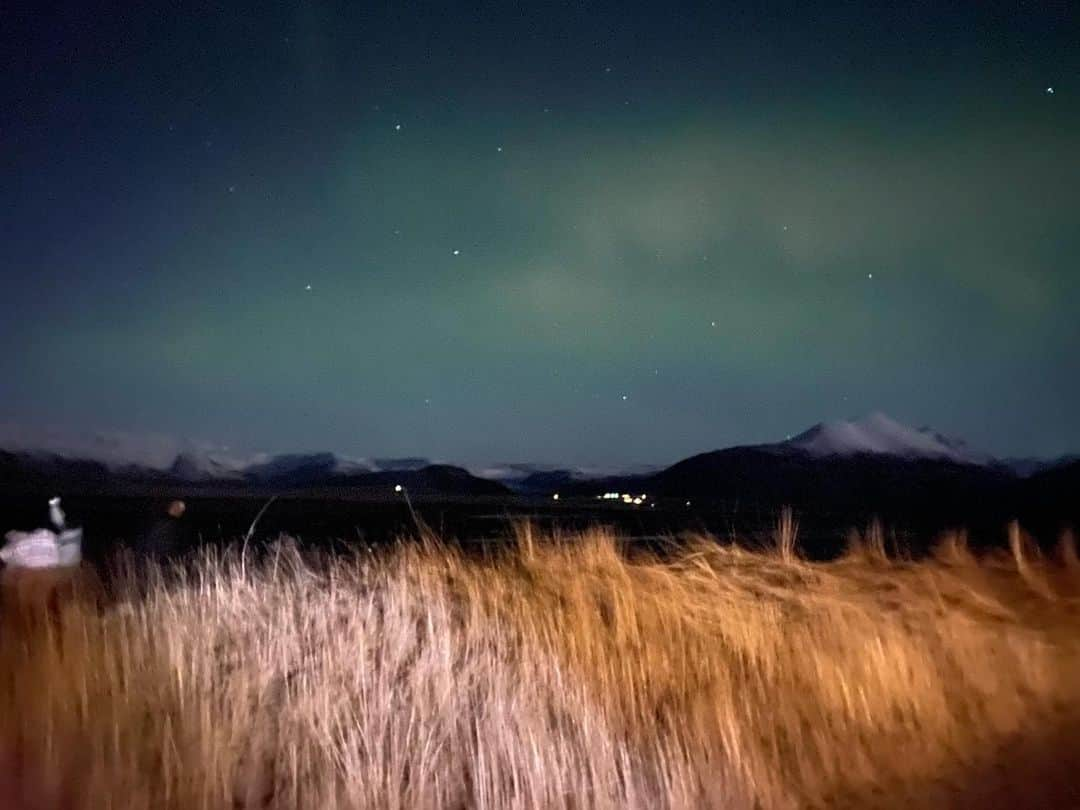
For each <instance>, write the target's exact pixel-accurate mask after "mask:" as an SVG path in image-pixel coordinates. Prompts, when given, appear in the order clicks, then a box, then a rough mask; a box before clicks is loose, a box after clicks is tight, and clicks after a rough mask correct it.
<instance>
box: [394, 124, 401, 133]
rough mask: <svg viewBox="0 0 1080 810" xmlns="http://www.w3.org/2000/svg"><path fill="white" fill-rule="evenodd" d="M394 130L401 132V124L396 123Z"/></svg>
mask: <svg viewBox="0 0 1080 810" xmlns="http://www.w3.org/2000/svg"><path fill="white" fill-rule="evenodd" d="M394 131H395V132H401V124H394Z"/></svg>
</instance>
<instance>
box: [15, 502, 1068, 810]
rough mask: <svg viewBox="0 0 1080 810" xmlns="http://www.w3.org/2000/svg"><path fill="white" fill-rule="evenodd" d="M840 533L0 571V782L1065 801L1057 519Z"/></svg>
mask: <svg viewBox="0 0 1080 810" xmlns="http://www.w3.org/2000/svg"><path fill="white" fill-rule="evenodd" d="M866 535H868V536H863V537H854V538H853V543H852V549H851V552H850V553H849V554H848V555H847V556H846V557H845V558H843V559H840V560H838V561H836V562H831V563H808V562H805V561H802V560H800V559H799V557H798V555H797V553H796V549H795V542H794V539H795V526H794V524H793V523H792V522H790V520H782V521H781V523H780V525H779V526H778V528H777V543H776V548H775V549H774V550H773V551H771V552H764V553H751V552H748V551H745V550H741V549H739V548H737V547H734V546H731V545H725V544H722V543H720V542H718V541H717V540H715V539H713V538H706V537H699V538H686V540H685V543H684V544H683V545H681V546H680V550H678V551H673V552H672V553H671V554H670V555H665V556H664V557H663V559H660V558H657V557H652V556H648V555H644V554H640V553H634V554H630V553H628V552H627V551H626V550H625V549H623V548H621V546H620V544H619V542H618V540H617V539H616V538H613V537H612V536H610V535H607V534H605V533H603V532H600V531H597V532H592V533H588V534H585V535H583V536H582V535H577V536H563V537H537V536H534V534H533V532H532V531H531V530H530V529H529V528H528V527H523V528H522V529H521V530H520V531H519V534H518V537H517V541H516V543H513V544H510V545H509V546H508V547H507V549H506V550H505V551H501V552H496V553H492V554H490V555H488V556H484V557H482V558H477V557H475V556H468V555H465V554H463V553H461V552H460V551H457V550H455V549H453V548H451V547H449V546H446V545H443V544H441V543H439V542H437V541H435V540H431V539H429V540H428V541H426V542H419V543H403V544H401V545H400V546H397V547H395V548H393V549H388V550H386V551H384V552H377V553H374V554H373V553H369V552H363V553H357V554H356V556H352V557H342V556H337V557H329V556H324V555H308V554H304V553H301V552H300V551H298V550H297V549H296V548H295V547H293V546H292V545H290V544H289V543H287V542H285V543H282V544H279V545H278V546H277V547H276V548H274V549H273V550H272V552H271V553H269V554H264V555H261V556H260V557H259V559H258V560H257V561H256V560H255V559H254V558H253V557H252V556H250V555H249V556H248V558H247V559H246V560H245V559H242V558H241V557H240V556H239V554H238V553H232V554H224V555H222V554H216V555H215V554H210V553H208V554H207V555H206V556H204V557H203V558H201V559H200V560H197V561H194V562H193V563H192V564H190V565H189V566H187V567H186V568H185V569H184V570H183V571H179V570H177V571H166V572H162V571H160V570H157V571H156V572H155V571H151V572H150V573H147V572H145V571H143V572H140V573H138V574H136V573H134V572H132V573H131V574H130V575H129V576H128V577H127V578H124V577H120V579H119V580H117V581H115V582H113V583H112V588H111V589H110V595H109V596H108V598H102V597H101V595H100V594H98V593H95V592H94V589H93V588H91V587H88V586H86V584H85V583H84V582H83V581H82V579H81V577H77V578H76V579H75V580H74V581H73V582H69V583H61V586H60V587H59V589H57V588H56V587H55V583H35V582H32V581H30V580H29V579H25V580H22V579H21V578H19V577H12V576H11V573H12V572H7V573H8V576H7V577H6V578H5V579H6V583H5V588H4V592H3V596H4V606H3V609H2V616H0V621H2V625H0V633H2V636H0V653H2V655H0V658H2V662H3V666H2V667H0V806H2V807H4V808H20V809H21V810H26V809H28V808H34V809H35V810H44V808H125V809H127V808H133V809H142V808H146V810H150V808H154V810H158V809H159V808H330V809H332V808H377V809H378V810H398V809H399V808H400V809H401V810H405V808H419V809H422V810H426V809H428V808H430V809H432V810H433V809H434V808H449V809H451V810H453V809H457V808H462V809H464V808H484V809H485V810H513V809H514V808H522V810H524V808H574V809H575V810H579V809H580V810H585V808H610V810H623V809H625V808H641V809H642V810H657V809H659V808H796V807H822V808H825V807H830V808H832V807H905V808H910V807H933V808H946V807H971V808H984V807H1009V808H1014V807H1080V563H1078V562H1077V558H1076V554H1075V550H1074V548H1073V546H1072V544H1071V542H1070V541H1069V540H1068V539H1066V540H1065V541H1063V543H1062V544H1061V546H1060V549H1059V552H1058V553H1057V554H1056V555H1055V556H1050V557H1046V558H1044V557H1042V556H1039V555H1038V554H1037V552H1036V551H1035V549H1034V546H1033V544H1031V542H1030V540H1029V539H1028V538H1026V537H1025V536H1024V535H1023V533H1022V532H1021V531H1020V530H1019V529H1018V528H1016V527H1013V529H1012V530H1011V534H1010V539H1011V545H1012V554H1011V555H1010V554H1007V553H1002V554H1001V555H1000V556H991V557H989V558H982V559H976V558H975V557H974V556H972V554H971V553H970V552H969V551H968V550H967V547H966V544H965V543H964V539H963V537H962V536H952V537H948V538H945V539H944V540H943V541H942V544H941V546H940V547H939V551H938V553H937V555H936V556H935V557H933V558H931V559H928V560H922V561H918V562H912V561H905V560H902V559H889V558H887V557H886V555H885V554H884V551H883V542H882V538H881V533H880V531H878V530H872V531H869V532H867V533H866ZM72 588H74V590H76V591H78V593H76V594H74V595H72V594H70V593H68V592H67V591H69V590H71V589H72ZM47 591H48V592H51V594H52V595H51V596H46V595H44V594H45V593H46V592H47Z"/></svg>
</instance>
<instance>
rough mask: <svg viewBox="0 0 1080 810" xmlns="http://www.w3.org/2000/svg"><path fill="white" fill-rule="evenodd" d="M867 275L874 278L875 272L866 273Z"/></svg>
mask: <svg viewBox="0 0 1080 810" xmlns="http://www.w3.org/2000/svg"><path fill="white" fill-rule="evenodd" d="M866 277H867V278H873V277H874V274H873V273H867V274H866Z"/></svg>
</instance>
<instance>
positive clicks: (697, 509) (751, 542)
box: [0, 492, 1070, 561]
mask: <svg viewBox="0 0 1080 810" xmlns="http://www.w3.org/2000/svg"><path fill="white" fill-rule="evenodd" d="M61 494H63V493H61ZM175 495H177V493H175V492H174V493H170V494H169V495H168V496H164V495H163V496H161V497H151V496H146V495H139V496H126V495H119V494H118V495H114V496H102V495H94V496H81V497H80V496H70V497H69V496H64V500H63V503H64V508H65V510H66V512H67V514H68V518H69V524H70V525H75V526H82V527H83V529H84V538H85V539H84V554H85V556H86V557H87V558H88V559H89V560H91V561H97V560H101V559H104V558H105V557H106V556H108V555H109V554H110V553H111V552H112V551H115V550H117V549H120V548H122V547H125V546H130V545H132V544H133V543H137V542H138V539H139V538H140V537H143V536H145V535H146V534H147V532H149V531H150V530H151V527H152V526H153V525H154V524H155V522H158V521H160V520H161V519H162V516H163V515H164V512H165V507H166V505H167V504H168V502H169V500H170V498H171V497H173V496H175ZM183 497H184V500H185V503H186V505H187V509H186V513H185V515H184V517H183V518H182V519H181V520H180V521H179V522H178V523H177V528H178V529H179V531H178V537H179V540H180V544H181V546H182V547H184V548H189V547H194V546H197V545H200V544H219V543H228V542H231V541H235V540H236V539H238V538H241V537H243V536H244V535H245V534H246V533H247V532H248V530H249V528H250V527H251V525H252V521H253V520H255V517H256V515H258V514H259V512H260V510H263V508H264V507H267V508H266V509H265V511H264V512H263V514H262V516H261V517H260V518H259V520H258V523H257V525H256V528H255V532H254V535H253V542H254V543H256V544H258V543H262V542H265V541H267V540H271V539H274V538H276V537H278V536H279V535H282V534H287V535H290V536H292V537H295V538H298V539H299V540H300V541H301V542H302V543H304V544H307V545H315V546H324V547H325V546H331V547H334V546H341V545H342V544H344V545H346V546H352V545H382V544H386V543H389V542H392V541H393V540H395V539H397V538H399V537H402V536H415V535H416V534H417V526H416V519H414V516H413V513H412V512H410V509H409V505H408V504H407V503H406V501H405V499H404V498H403V497H401V496H400V495H394V494H393V493H392V492H390V493H387V495H386V497H371V496H370V495H367V496H365V497H362V498H358V497H350V496H349V495H348V494H347V493H346V494H342V493H334V494H320V495H310V494H309V495H281V496H278V497H277V498H276V499H275V500H274V501H273V502H272V503H270V504H269V506H267V504H268V498H267V497H266V496H265V495H251V496H242V495H235V494H230V495H228V496H220V495H213V494H207V493H205V492H202V493H192V494H184V495H183ZM46 499H47V496H46V494H44V493H42V494H40V495H33V496H30V495H23V496H18V497H10V496H5V497H0V531H6V530H8V529H13V528H19V529H30V528H35V527H38V526H44V525H46V520H47V515H46ZM412 506H413V511H414V512H415V515H416V518H418V519H419V520H420V521H421V522H422V523H423V524H425V525H426V526H427V527H429V528H430V529H432V530H433V531H434V532H435V533H436V534H437V535H438V536H439V537H441V538H443V539H445V540H447V541H448V542H452V543H458V544H461V545H462V546H465V547H475V546H482V545H485V544H487V543H491V542H501V540H500V538H506V537H507V536H508V535H509V534H510V532H509V527H510V526H511V525H512V524H514V523H516V522H522V521H528V522H530V523H532V524H533V525H534V526H536V527H537V528H539V529H541V530H544V531H580V530H584V529H591V528H594V527H608V528H611V529H613V530H614V531H615V532H616V533H617V534H618V535H619V536H620V537H621V538H623V539H625V541H626V542H628V543H630V544H642V545H643V546H646V547H650V548H662V547H666V546H667V545H668V544H669V542H670V541H672V540H675V541H678V539H679V538H680V537H682V536H684V535H686V534H688V533H692V534H710V535H713V536H716V537H719V538H721V539H729V538H734V537H737V538H738V539H739V542H740V544H742V545H745V546H749V547H751V548H753V547H755V546H764V545H768V544H769V543H771V541H772V538H773V537H774V534H775V531H774V530H775V525H776V521H777V519H778V517H779V512H780V507H779V506H774V505H760V506H759V505H747V504H740V503H739V502H729V501H721V500H716V501H705V500H703V499H695V500H691V501H690V503H689V504H688V503H687V501H686V500H685V499H682V498H678V499H674V498H668V499H660V500H654V501H648V502H646V503H644V504H642V505H640V506H635V505H625V504H622V503H619V502H615V503H612V502H610V501H601V500H597V499H595V498H594V497H567V496H563V497H562V498H561V499H560V500H559V501H554V500H552V499H551V498H550V497H537V496H518V495H512V496H503V497H461V498H443V499H439V500H427V501H414V502H413V504H412ZM794 516H795V519H796V520H797V522H798V538H799V546H800V549H801V552H802V553H803V554H805V555H806V556H807V557H809V558H812V559H822V560H824V559H831V558H833V557H835V556H837V555H839V554H840V553H842V552H843V550H844V548H845V547H846V544H847V538H848V535H849V533H850V532H851V530H853V529H854V530H858V531H863V532H865V530H866V529H867V527H868V526H869V525H870V524H871V523H872V522H873V521H875V520H878V521H880V523H881V525H882V528H883V530H884V535H885V540H886V545H887V546H888V548H889V551H890V552H892V553H910V554H913V555H915V556H919V555H920V554H922V553H924V552H925V551H926V550H928V549H929V548H930V547H931V546H932V544H933V543H934V541H935V540H937V539H938V537H939V536H940V535H941V534H942V533H943V532H946V531H951V530H956V529H966V530H967V531H968V532H969V534H970V537H971V542H972V545H973V546H974V547H975V548H979V547H988V546H999V545H1004V544H1005V539H1006V526H1007V524H1008V523H1009V522H1010V521H1011V520H1014V519H1018V520H1020V521H1021V523H1022V524H1023V525H1024V527H1025V528H1026V529H1027V530H1028V531H1029V532H1031V533H1032V534H1033V535H1034V536H1035V537H1036V538H1038V539H1039V541H1040V542H1043V543H1045V544H1052V543H1054V542H1055V541H1056V540H1057V539H1058V538H1059V537H1060V536H1061V534H1062V532H1063V531H1065V530H1067V529H1069V528H1070V520H1069V516H1067V515H1066V516H1063V515H1061V514H1059V513H1049V512H1047V513H1043V514H1040V513H1031V514H1013V513H1012V512H1011V511H1009V510H1005V509H1002V508H996V505H995V504H993V503H986V504H982V505H980V506H978V507H977V508H970V509H964V510H957V509H950V506H949V505H948V504H943V505H941V506H940V507H936V508H933V509H927V510H924V511H922V512H918V513H905V514H889V513H888V512H885V513H883V514H879V513H877V512H875V511H874V510H873V509H871V508H866V509H860V510H845V511H843V512H838V511H833V512H828V511H824V510H819V509H807V508H802V509H800V508H798V507H796V508H795V510H794Z"/></svg>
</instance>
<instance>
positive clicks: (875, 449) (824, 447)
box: [779, 413, 994, 465]
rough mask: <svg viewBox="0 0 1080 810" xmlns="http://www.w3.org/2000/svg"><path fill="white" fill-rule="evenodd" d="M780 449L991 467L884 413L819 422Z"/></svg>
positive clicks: (985, 457) (976, 454)
mask: <svg viewBox="0 0 1080 810" xmlns="http://www.w3.org/2000/svg"><path fill="white" fill-rule="evenodd" d="M779 446H780V447H784V448H790V449H796V450H802V451H804V452H806V453H808V454H809V455H811V456H815V457H818V458H825V457H829V456H854V455H860V454H874V455H887V456H896V457H897V458H903V459H938V460H944V461H952V462H956V463H957V464H975V465H986V464H992V463H993V462H994V458H993V457H992V456H990V455H989V454H987V453H983V452H980V451H978V450H975V449H972V448H971V447H969V446H968V445H967V444H966V443H965V442H964V441H962V440H960V439H954V438H951V437H948V436H943V435H942V434H940V433H938V432H936V431H934V430H931V429H930V428H928V427H922V428H913V427H909V426H908V425H904V424H901V423H900V422H897V421H896V420H894V419H892V418H890V417H888V416H886V415H885V414H883V413H872V414H870V415H869V416H866V417H864V418H862V419H859V420H856V421H847V420H839V421H836V422H822V423H820V424H817V425H814V426H813V427H812V428H810V429H809V430H807V431H806V432H804V433H800V434H799V435H798V436H795V437H794V438H792V439H789V440H788V441H786V442H781V443H780V445H779Z"/></svg>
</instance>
